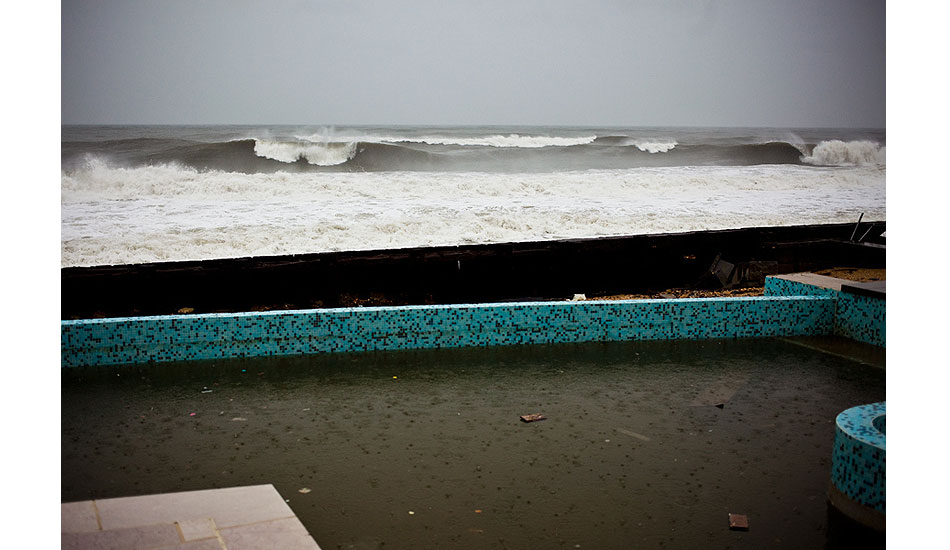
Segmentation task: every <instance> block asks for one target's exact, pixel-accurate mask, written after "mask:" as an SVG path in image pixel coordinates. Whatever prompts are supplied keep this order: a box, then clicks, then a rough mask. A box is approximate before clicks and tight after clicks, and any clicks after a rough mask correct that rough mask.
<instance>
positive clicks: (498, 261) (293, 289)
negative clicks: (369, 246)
mask: <svg viewBox="0 0 950 550" xmlns="http://www.w3.org/2000/svg"><path fill="white" fill-rule="evenodd" d="M868 228H872V229H871V232H870V233H869V234H868V236H867V237H866V239H865V240H866V241H867V242H877V243H880V242H881V239H880V237H879V236H880V233H881V232H882V231H884V229H885V226H884V223H883V222H881V223H874V224H870V223H865V224H862V226H861V228H860V231H859V232H858V236H859V237H860V236H862V235H863V234H864V233H865V231H867V229H868ZM853 232H854V224H833V225H812V226H791V227H768V228H746V229H735V230H723V231H703V232H690V233H676V234H662V235H636V236H628V237H609V238H599V239H571V240H559V241H545V242H527V243H504V244H486V245H472V246H452V247H431V248H412V249H398V250H375V251H361V252H332V253H321V254H300V255H291V256H268V257H254V258H237V259H222V260H206V261H193V262H168V263H153V264H136V265H119V266H98V267H86V268H63V269H62V273H61V281H62V286H61V292H62V296H61V304H62V317H63V318H64V319H75V318H89V317H98V316H108V317H114V316H127V315H156V314H169V313H175V312H176V311H178V310H179V309H180V308H184V307H188V308H193V309H194V310H195V312H214V311H248V310H253V309H261V308H287V307H290V308H311V307H336V306H341V305H353V304H354V303H356V302H357V301H360V299H362V301H364V302H366V303H372V304H426V303H430V304H431V303H466V302H468V303H471V302H483V301H505V300H517V299H559V298H561V299H563V298H569V297H571V296H572V295H573V294H575V293H585V294H587V295H588V296H596V295H605V294H612V293H637V292H647V291H651V290H664V289H667V288H675V287H686V288H689V287H694V286H696V285H701V284H705V285H708V284H710V278H709V277H708V271H709V268H710V266H711V264H712V262H713V261H714V259H715V258H716V257H717V256H719V257H721V259H722V260H726V261H728V262H730V263H732V264H741V263H743V262H750V261H754V262H757V263H756V264H755V265H756V267H757V268H760V269H754V270H752V271H753V272H754V273H756V274H760V273H759V272H761V271H763V270H764V272H765V273H788V272H794V271H805V270H815V269H822V268H829V267H837V266H843V267H884V265H885V251H884V248H883V246H874V245H871V244H855V243H849V242H847V241H848V239H850V237H851V235H852V233H853ZM713 283H715V281H713Z"/></svg>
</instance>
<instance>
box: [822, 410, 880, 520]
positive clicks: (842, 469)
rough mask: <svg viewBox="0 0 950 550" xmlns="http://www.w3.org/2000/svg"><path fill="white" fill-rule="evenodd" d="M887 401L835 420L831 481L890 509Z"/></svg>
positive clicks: (871, 503)
mask: <svg viewBox="0 0 950 550" xmlns="http://www.w3.org/2000/svg"><path fill="white" fill-rule="evenodd" d="M886 413H887V402H881V403H872V404H870V405H861V406H858V407H852V408H850V409H848V410H846V411H844V412H842V413H841V414H839V415H838V418H837V419H836V420H835V443H834V450H833V451H832V456H831V482H832V483H833V484H834V486H835V487H836V488H837V489H838V490H839V491H841V492H842V493H844V495H845V496H847V497H848V498H849V499H851V500H852V501H854V502H857V503H858V504H861V505H862V506H867V507H868V508H872V509H874V510H877V511H878V512H881V513H883V514H886V513H887V510H886V491H885V474H886V469H887V468H886V467H887V447H886V436H885V434H884V432H883V431H882V428H883V427H884V419H885V418H886Z"/></svg>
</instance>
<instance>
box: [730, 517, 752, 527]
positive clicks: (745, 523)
mask: <svg viewBox="0 0 950 550" xmlns="http://www.w3.org/2000/svg"><path fill="white" fill-rule="evenodd" d="M729 528H730V529H732V530H733V531H748V530H749V518H748V517H747V516H745V515H743V514H729Z"/></svg>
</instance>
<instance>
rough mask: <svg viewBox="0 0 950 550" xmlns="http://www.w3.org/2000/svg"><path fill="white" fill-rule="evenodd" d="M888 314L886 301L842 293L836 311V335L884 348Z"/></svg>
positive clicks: (839, 295) (839, 294)
mask: <svg viewBox="0 0 950 550" xmlns="http://www.w3.org/2000/svg"><path fill="white" fill-rule="evenodd" d="M886 313H887V308H886V307H885V300H881V299H879V298H872V297H869V296H861V295H859V294H851V293H850V292H840V293H838V300H837V309H836V310H835V334H837V335H839V336H845V337H847V338H851V339H853V340H857V341H859V342H865V343H867V344H874V345H875V346H882V347H884V345H885V342H886V341H887V338H886V336H887V335H886V328H887V323H886Z"/></svg>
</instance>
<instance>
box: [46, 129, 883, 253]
mask: <svg viewBox="0 0 950 550" xmlns="http://www.w3.org/2000/svg"><path fill="white" fill-rule="evenodd" d="M885 157H886V132H885V130H883V129H833V128H832V129H829V128H824V129H806V128H794V129H793V128H580V127H569V128H563V127H497V126H492V127H447V126H441V127H421V126H411V127H410V126H388V127H387V126H380V127H373V126H346V127H344V126H336V127H330V126H303V125H302V126H63V127H62V136H61V163H62V164H61V214H62V227H61V246H62V248H61V251H62V265H63V266H64V267H67V266H91V265H106V264H132V263H143V262H162V261H178V260H200V259H213V258H228V257H245V256H264V255H278V254H297V253H311V252H328V251H340V250H370V249H386V248H405V247H417V246H442V245H459V244H477V243H494V242H518V241H535V240H552V239H561V238H582V237H599V236H616V235H636V234H653V233H669V232H680V231H695V230H713V229H729V228H738V227H754V226H781V225H799V224H814V223H839V222H850V221H856V220H857V218H858V216H860V215H861V214H862V213H863V214H864V220H865V221H877V220H884V219H886V218H885V213H886V209H885V176H886V160H885Z"/></svg>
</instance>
